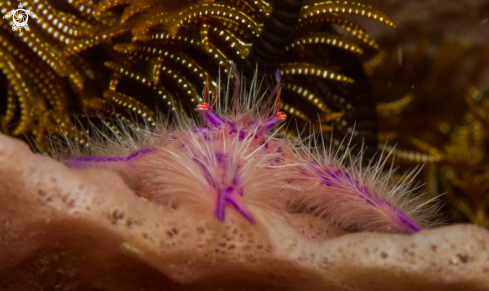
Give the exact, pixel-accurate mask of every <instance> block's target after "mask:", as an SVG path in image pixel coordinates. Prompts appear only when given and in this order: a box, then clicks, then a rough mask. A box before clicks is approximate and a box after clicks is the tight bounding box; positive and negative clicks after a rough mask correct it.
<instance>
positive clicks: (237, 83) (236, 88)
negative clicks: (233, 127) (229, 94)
mask: <svg viewBox="0 0 489 291" xmlns="http://www.w3.org/2000/svg"><path fill="white" fill-rule="evenodd" d="M231 70H232V71H233V75H234V78H235V79H236V81H234V93H233V104H234V108H235V110H236V114H237V113H238V98H239V86H240V84H241V79H240V77H239V73H238V70H237V69H236V65H235V64H234V63H231Z"/></svg>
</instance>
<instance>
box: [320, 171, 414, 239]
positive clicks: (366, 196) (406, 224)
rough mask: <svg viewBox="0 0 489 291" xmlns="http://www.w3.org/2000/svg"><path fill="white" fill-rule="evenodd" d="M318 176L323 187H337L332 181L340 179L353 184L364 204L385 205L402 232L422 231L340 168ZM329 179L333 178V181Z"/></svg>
mask: <svg viewBox="0 0 489 291" xmlns="http://www.w3.org/2000/svg"><path fill="white" fill-rule="evenodd" d="M318 172H321V171H320V170H319V171H318ZM319 175H320V177H321V179H322V181H321V183H322V184H323V185H326V186H330V187H333V186H336V185H337V184H336V183H334V181H333V180H336V181H340V179H342V180H345V179H346V180H347V182H348V183H350V184H354V185H355V188H356V189H357V190H358V191H360V192H361V193H362V194H363V196H359V197H360V198H361V199H363V200H364V201H365V202H367V203H368V204H369V205H371V206H374V207H375V206H377V205H387V206H388V207H390V208H391V209H393V210H394V213H395V214H396V216H397V217H398V218H399V220H400V221H401V226H400V227H401V228H402V229H403V230H404V231H406V232H409V233H412V232H419V231H421V230H422V228H421V227H419V226H418V225H417V224H416V223H415V222H414V221H412V220H411V219H410V218H409V217H407V216H406V215H405V214H404V213H402V212H401V211H399V209H397V208H396V207H394V206H393V205H392V204H391V203H389V202H387V201H384V200H382V199H380V198H377V197H376V196H377V195H375V196H374V195H372V194H371V193H370V192H369V191H368V189H367V188H366V187H365V186H361V185H360V183H359V182H358V181H353V179H352V178H351V177H350V175H348V173H346V172H345V171H344V170H343V169H342V168H340V169H338V170H336V171H331V169H330V168H328V170H327V171H326V174H325V175H322V174H319ZM331 178H333V180H332V179H331Z"/></svg>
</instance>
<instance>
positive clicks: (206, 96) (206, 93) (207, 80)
mask: <svg viewBox="0 0 489 291" xmlns="http://www.w3.org/2000/svg"><path fill="white" fill-rule="evenodd" d="M204 102H205V103H207V104H209V78H206V79H205V85H204Z"/></svg>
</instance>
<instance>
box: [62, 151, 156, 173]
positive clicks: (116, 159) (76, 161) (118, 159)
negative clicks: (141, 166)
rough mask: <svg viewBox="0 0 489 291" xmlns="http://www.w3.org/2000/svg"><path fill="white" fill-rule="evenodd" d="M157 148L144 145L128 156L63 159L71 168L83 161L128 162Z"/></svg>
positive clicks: (76, 166) (78, 166) (80, 165)
mask: <svg viewBox="0 0 489 291" xmlns="http://www.w3.org/2000/svg"><path fill="white" fill-rule="evenodd" d="M156 150H157V148H155V147H144V148H142V149H140V150H137V151H135V152H133V153H131V154H129V155H128V156H126V157H78V158H71V159H66V160H63V162H64V163H65V164H66V165H67V166H68V167H70V168H80V167H82V164H83V163H88V162H97V163H102V162H128V161H132V160H135V159H137V158H139V157H140V156H143V155H147V154H149V153H153V152H155V151H156Z"/></svg>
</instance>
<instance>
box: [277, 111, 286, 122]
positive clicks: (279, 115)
mask: <svg viewBox="0 0 489 291" xmlns="http://www.w3.org/2000/svg"><path fill="white" fill-rule="evenodd" d="M275 117H277V118H278V119H282V120H286V119H287V114H285V113H284V112H282V111H279V112H277V114H275Z"/></svg>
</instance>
